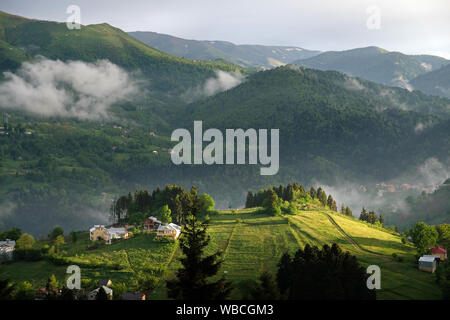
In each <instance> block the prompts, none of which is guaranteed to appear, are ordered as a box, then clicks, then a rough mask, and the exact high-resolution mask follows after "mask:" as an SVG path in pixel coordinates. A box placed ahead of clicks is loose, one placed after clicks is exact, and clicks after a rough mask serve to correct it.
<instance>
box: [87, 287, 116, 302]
mask: <svg viewBox="0 0 450 320" xmlns="http://www.w3.org/2000/svg"><path fill="white" fill-rule="evenodd" d="M101 288H103V290H105V292H106V295H107V296H108V300H112V298H113V291H112V289H111V288H108V287H107V286H101V287H99V288H97V289H94V290H92V291H91V292H89V294H88V300H97V295H98V292H99V291H100V289H101Z"/></svg>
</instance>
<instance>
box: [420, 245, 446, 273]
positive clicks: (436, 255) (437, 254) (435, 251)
mask: <svg viewBox="0 0 450 320" xmlns="http://www.w3.org/2000/svg"><path fill="white" fill-rule="evenodd" d="M430 252H431V254H428V255H423V256H421V257H420V258H419V270H423V271H427V272H431V273H433V272H434V271H436V268H437V266H438V265H439V263H441V262H444V261H445V260H447V250H445V249H444V248H443V247H442V246H438V247H431V248H430Z"/></svg>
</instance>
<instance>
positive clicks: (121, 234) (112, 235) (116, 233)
mask: <svg viewBox="0 0 450 320" xmlns="http://www.w3.org/2000/svg"><path fill="white" fill-rule="evenodd" d="M106 234H107V237H108V239H107V241H109V242H111V240H112V239H128V238H129V237H130V233H129V232H128V230H127V229H126V228H109V229H106Z"/></svg>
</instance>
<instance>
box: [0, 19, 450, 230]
mask: <svg viewBox="0 0 450 320" xmlns="http://www.w3.org/2000/svg"><path fill="white" fill-rule="evenodd" d="M181 43H182V42H181ZM199 45H200V44H199ZM237 47H239V48H235V49H233V50H234V52H238V51H239V52H244V51H245V52H247V53H246V54H249V55H250V56H249V57H251V59H250V58H249V60H248V61H250V60H252V61H253V62H251V64H253V65H252V69H251V70H250V69H245V68H243V67H242V66H240V65H236V64H233V63H232V62H230V61H226V59H224V57H218V58H219V59H220V60H211V61H199V60H200V59H196V60H195V61H194V60H188V59H186V58H182V57H176V56H173V55H170V54H168V53H164V52H162V51H160V50H158V49H155V48H152V47H150V46H148V45H146V44H145V43H143V42H141V41H139V40H138V39H136V38H134V37H132V36H131V35H129V34H127V33H125V32H123V31H121V30H120V29H117V28H115V27H113V26H110V25H108V24H97V25H89V26H82V27H81V29H80V30H68V29H67V28H66V26H65V24H63V23H56V22H49V21H38V20H31V19H26V18H22V17H17V16H12V15H8V14H6V13H0V53H1V55H0V67H1V71H9V72H12V73H17V72H19V73H20V72H22V73H23V70H22V69H21V66H23V64H22V63H23V62H30V63H31V64H33V63H36V64H38V63H39V61H40V59H41V58H39V57H38V56H44V57H45V58H47V59H50V60H52V61H54V60H60V61H62V62H63V63H68V62H69V61H81V62H84V63H94V62H96V61H97V60H108V61H110V62H111V63H112V64H114V65H117V66H119V67H120V68H123V69H124V70H125V71H126V72H128V73H129V74H130V75H134V74H136V75H137V76H138V78H139V81H138V83H139V84H140V85H141V86H142V87H140V90H139V91H138V92H139V94H135V96H133V97H131V98H130V101H128V102H126V103H122V102H121V103H116V104H112V105H111V106H109V107H108V108H107V110H106V111H107V113H108V117H104V118H100V119H87V120H86V119H81V120H80V118H79V117H77V114H76V113H72V114H70V116H62V115H61V114H52V115H50V116H49V115H42V114H33V113H30V112H25V111H24V110H22V109H20V108H17V107H16V106H15V105H13V104H11V103H8V104H6V105H2V106H1V109H2V110H1V111H2V113H3V115H4V116H3V119H7V121H4V122H8V123H5V124H3V127H2V129H1V130H0V131H1V132H2V134H1V135H0V141H1V143H0V159H1V166H0V182H1V183H0V199H1V200H0V202H1V203H2V206H1V207H0V226H1V225H2V224H3V225H4V226H5V227H9V226H20V227H23V228H30V229H33V228H34V229H35V230H34V231H35V232H37V233H38V232H43V230H48V228H49V227H51V226H52V225H55V224H59V225H62V226H64V227H66V228H82V227H86V225H89V224H91V223H92V221H93V220H95V219H100V217H102V219H104V218H105V211H107V210H108V209H107V207H108V204H109V202H108V201H110V200H111V199H113V198H114V196H115V195H117V194H123V193H124V192H128V191H129V190H132V189H136V188H149V189H150V188H156V187H161V186H164V185H165V184H168V183H170V184H174V183H176V184H180V185H183V186H185V187H190V186H191V185H195V186H198V187H199V188H200V189H201V190H204V191H206V190H207V192H208V193H211V194H212V196H213V197H214V199H215V200H216V203H217V204H218V206H219V207H221V208H224V207H229V206H232V207H238V206H241V205H242V199H243V195H245V193H246V191H247V190H248V189H249V188H251V189H253V190H258V189H260V188H265V187H267V186H268V185H276V184H280V183H287V182H291V181H302V182H303V183H304V184H306V185H312V184H314V182H315V181H321V182H322V183H325V184H327V185H338V184H340V182H341V181H346V180H351V181H358V182H361V183H368V182H374V183H375V182H379V181H388V180H389V179H393V178H395V177H398V176H399V175H401V174H402V173H404V172H408V171H411V170H415V169H416V168H417V166H419V165H420V164H422V163H423V162H424V161H425V160H426V159H429V158H436V159H437V160H438V161H441V162H442V163H445V161H447V158H448V156H449V154H448V150H450V140H449V135H448V132H449V131H450V129H449V128H450V120H449V119H450V110H449V106H450V100H448V99H445V98H441V97H437V96H430V95H426V94H424V93H422V92H420V91H412V92H410V91H408V90H406V89H402V88H399V87H391V86H387V85H384V84H379V83H375V82H372V81H368V80H365V79H364V78H365V76H362V75H361V76H360V78H356V77H352V76H349V75H348V74H345V73H347V72H345V71H344V70H341V72H344V73H341V72H337V71H321V70H317V69H322V68H317V69H311V68H306V67H300V66H297V65H288V66H282V67H277V68H273V69H270V70H262V71H258V70H255V69H254V68H253V67H254V66H256V64H258V62H257V61H258V59H262V60H260V61H261V62H262V61H264V59H266V60H267V55H266V53H267V52H268V51H271V50H272V49H268V48H263V49H264V50H263V51H264V52H265V53H264V54H262V55H261V56H260V58H257V56H256V55H253V56H252V55H251V54H250V53H249V52H253V53H254V52H256V51H257V50H256V47H255V48H253V49H251V48H249V47H245V46H244V49H245V50H243V51H241V49H242V48H241V47H240V46H237ZM214 48H216V47H214ZM289 48H291V47H289ZM292 48H294V47H292ZM247 49H248V51H247ZM250 49H251V50H250ZM233 50H231V51H229V52H233ZM267 50H268V51H267ZM273 50H274V51H275V52H276V50H275V49H273ZM280 50H281V49H280ZM293 51H297V50H293ZM362 51H363V53H364V52H366V51H368V53H367V52H366V53H367V54H363V53H361V58H360V60H357V59H356V58H354V61H360V62H361V64H358V66H359V67H361V66H364V63H363V62H364V61H366V62H367V61H372V60H371V58H370V57H373V56H375V57H387V60H386V61H387V62H385V63H386V66H385V67H384V69H386V70H384V71H383V72H381V71H380V74H381V75H380V76H379V78H377V79H378V80H377V81H376V82H383V81H386V82H388V83H389V82H390V81H391V80H389V79H390V78H389V77H394V76H398V74H404V76H405V77H406V76H407V77H408V79H410V78H413V77H415V76H416V75H419V73H420V72H422V71H423V70H422V69H423V68H424V67H421V64H427V65H430V66H431V68H432V69H437V68H439V67H441V66H443V65H444V64H445V63H446V60H444V59H442V58H438V57H432V56H417V57H416V56H406V55H402V54H397V53H396V54H390V53H386V52H382V50H381V49H378V48H369V49H362ZM373 51H375V52H379V53H374V52H373ZM223 52H225V51H223ZM281 52H282V51H281ZM288 52H290V51H288ZM300 52H301V50H300V51H298V53H300ZM280 54H281V53H280ZM292 54H293V55H294V53H292ZM295 54H297V53H295ZM308 54H316V53H311V52H310V53H308ZM326 54H327V53H322V54H320V55H317V56H315V57H311V58H308V59H306V60H301V61H309V60H310V59H315V58H317V57H320V56H323V55H325V57H326V56H327V55H326ZM353 54H355V53H353ZM293 55H292V56H290V57H291V58H294V56H293ZM236 57H237V55H236V56H234V58H236ZM264 57H266V58H264ZM276 57H278V58H276ZM286 57H287V56H286ZM215 58H217V57H214V59H215ZM234 58H233V59H234ZM241 58H242V59H244V55H242V56H241ZM275 58H276V59H277V60H279V61H281V60H280V59H281V58H280V56H275ZM400 58H401V61H403V62H401V63H400V62H399V64H400V65H402V66H403V65H404V67H403V69H395V70H394V71H389V70H390V69H391V68H393V67H392V65H391V63H392V61H393V60H395V59H400ZM205 59H206V60H210V59H207V58H206V57H205ZM236 59H237V58H236ZM320 59H323V58H320ZM377 59H378V58H376V59H375V60H374V61H375V62H373V63H374V66H373V67H371V68H366V70H368V71H374V70H375V69H377V67H376V65H377V63H378V66H379V67H378V69H381V66H382V65H383V64H382V62H380V61H383V59H381V60H379V59H378V60H377ZM246 61H247V60H246ZM376 61H378V62H376ZM399 61H400V60H399ZM236 63H237V61H236ZM283 63H284V62H283ZM379 63H381V66H380V64H379ZM240 64H241V65H245V64H242V63H240ZM394 65H395V66H396V64H395V63H394ZM259 67H268V65H265V66H264V65H262V64H261V65H259ZM366 67H367V66H366ZM352 70H353V69H352ZM399 70H400V71H399ZM421 70H422V71H421ZM438 70H441V69H438ZM369 73H370V72H369ZM430 74H431V73H430ZM6 75H7V74H6ZM353 76H356V75H355V74H353ZM383 79H384V80H383ZM9 80H10V78H7V77H6V76H5V73H4V74H3V82H1V83H0V87H1V86H2V85H3V84H4V82H5V81H9ZM221 82H228V83H227V84H226V85H224V83H221ZM391 84H392V83H391ZM100 85H101V83H99V84H98V85H97V84H96V85H95V86H96V87H97V86H98V87H101V86H100ZM211 87H212V89H213V90H212V89H211ZM205 88H206V89H211V90H209V91H208V90H206V91H208V92H206V93H205V92H203V91H205V90H204V89H205ZM56 89H58V92H60V91H61V90H62V88H61V87H57V88H56ZM71 89H73V88H71ZM97 89H98V88H97ZM68 91H69V90H68ZM118 91H120V90H118ZM69 92H72V91H69ZM199 92H200V94H199ZM188 96H189V99H188V98H187V97H188ZM36 102H39V101H36ZM64 107H65V108H69V107H70V106H69V105H65V106H64ZM5 113H6V114H7V115H6V116H5ZM194 120H203V122H204V126H205V128H206V127H214V128H219V129H226V128H243V129H245V128H267V129H270V128H278V129H280V171H279V174H278V175H276V176H274V177H262V176H260V175H259V168H256V167H255V166H231V167H230V166H220V165H212V166H206V165H205V166H195V165H193V166H175V165H173V164H172V163H171V162H170V157H169V150H170V148H171V147H172V146H173V144H174V143H172V142H171V141H170V133H171V132H172V131H173V130H174V129H176V128H188V129H191V128H192V125H193V121H194ZM219 182H220V183H219ZM105 208H106V209H105ZM355 209H357V208H355ZM80 215H82V218H80ZM50 217H51V219H50ZM37 221H46V222H45V223H43V224H40V225H39V224H37V223H36V222H37Z"/></svg>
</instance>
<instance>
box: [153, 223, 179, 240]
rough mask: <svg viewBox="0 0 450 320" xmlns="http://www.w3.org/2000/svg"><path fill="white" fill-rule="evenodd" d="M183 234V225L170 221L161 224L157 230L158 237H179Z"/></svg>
mask: <svg viewBox="0 0 450 320" xmlns="http://www.w3.org/2000/svg"><path fill="white" fill-rule="evenodd" d="M180 234H181V227H180V226H179V225H176V224H175V223H169V224H165V225H160V226H159V228H158V230H157V234H156V235H157V236H158V237H170V238H172V239H174V240H175V239H178V237H179V236H180Z"/></svg>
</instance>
